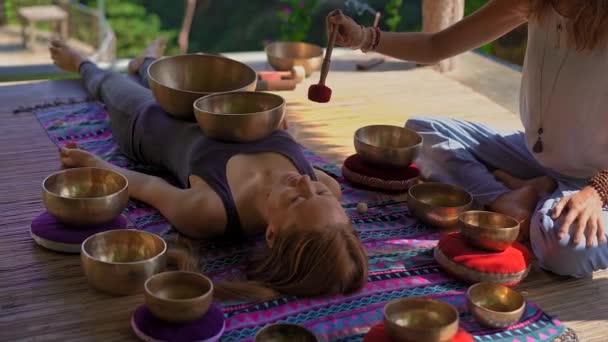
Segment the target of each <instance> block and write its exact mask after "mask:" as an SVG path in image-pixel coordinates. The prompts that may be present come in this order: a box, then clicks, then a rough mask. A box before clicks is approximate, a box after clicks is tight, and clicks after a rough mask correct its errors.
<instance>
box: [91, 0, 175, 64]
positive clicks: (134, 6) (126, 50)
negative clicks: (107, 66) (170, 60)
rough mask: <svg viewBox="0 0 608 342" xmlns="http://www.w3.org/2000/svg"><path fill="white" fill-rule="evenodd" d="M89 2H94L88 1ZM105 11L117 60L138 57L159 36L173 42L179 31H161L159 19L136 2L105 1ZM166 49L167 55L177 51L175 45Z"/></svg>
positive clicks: (93, 1) (122, 0)
mask: <svg viewBox="0 0 608 342" xmlns="http://www.w3.org/2000/svg"><path fill="white" fill-rule="evenodd" d="M89 2H92V3H95V2H96V1H95V0H89ZM91 5H93V4H91ZM105 10H106V17H107V18H108V21H109V23H110V25H111V26H112V29H113V30H114V33H115V34H116V41H117V46H116V53H117V57H119V58H123V57H133V56H137V55H139V54H140V53H141V52H142V50H143V49H144V48H145V47H146V46H147V44H148V43H150V42H151V41H152V40H154V39H155V38H158V37H161V36H163V37H166V38H167V39H168V40H169V41H174V40H175V37H176V36H177V32H178V30H179V28H174V29H172V30H162V29H161V19H160V17H159V16H158V15H156V14H153V13H149V12H148V11H147V10H146V7H145V6H144V5H142V4H140V3H139V2H137V1H124V0H106V1H105ZM168 47H169V51H168V52H167V53H173V52H176V51H177V50H176V49H177V48H176V46H175V44H170V45H169V46H168Z"/></svg>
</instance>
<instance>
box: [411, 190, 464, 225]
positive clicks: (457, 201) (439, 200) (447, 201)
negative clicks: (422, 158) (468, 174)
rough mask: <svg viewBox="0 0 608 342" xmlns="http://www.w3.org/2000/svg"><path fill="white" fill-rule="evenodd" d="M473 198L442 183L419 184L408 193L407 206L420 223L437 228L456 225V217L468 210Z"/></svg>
mask: <svg viewBox="0 0 608 342" xmlns="http://www.w3.org/2000/svg"><path fill="white" fill-rule="evenodd" d="M472 203H473V197H472V196H471V194H469V193H468V192H467V191H466V190H464V189H461V188H459V187H457V186H453V185H449V184H443V183H420V184H416V185H414V186H412V187H411V188H410V189H409V191H408V199H407V205H408V208H409V209H410V210H411V211H412V214H414V216H416V217H417V218H418V219H419V220H420V221H422V222H423V223H425V224H428V225H430V226H433V227H437V228H451V227H455V226H457V225H458V217H459V216H460V214H461V213H463V212H465V211H467V210H469V209H470V208H471V205H472Z"/></svg>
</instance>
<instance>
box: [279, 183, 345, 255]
mask: <svg viewBox="0 0 608 342" xmlns="http://www.w3.org/2000/svg"><path fill="white" fill-rule="evenodd" d="M268 197H269V198H268V213H267V215H268V219H269V222H268V226H269V227H268V231H267V238H268V240H269V241H268V242H269V243H271V240H272V236H274V234H280V230H281V229H287V228H288V227H293V226H295V225H296V224H297V226H298V227H310V228H311V229H314V227H317V228H320V227H326V226H328V225H334V224H341V223H347V222H349V218H348V216H346V213H345V212H344V209H343V208H342V206H341V205H340V202H338V200H337V199H336V197H335V196H334V195H333V193H332V192H331V191H330V190H329V189H328V188H327V187H326V186H325V185H324V184H323V183H321V182H317V181H312V180H311V179H310V177H309V176H307V175H305V176H303V175H300V174H299V173H297V172H293V173H287V174H285V175H284V176H283V177H282V178H281V179H279V181H278V182H277V183H276V184H274V185H273V187H272V188H271V191H270V194H269V195H268Z"/></svg>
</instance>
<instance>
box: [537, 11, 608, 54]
mask: <svg viewBox="0 0 608 342" xmlns="http://www.w3.org/2000/svg"><path fill="white" fill-rule="evenodd" d="M562 3H572V0H530V17H531V18H535V19H538V20H542V19H543V16H544V15H545V14H546V13H547V11H548V10H550V9H551V8H552V7H553V8H554V9H555V10H556V11H558V12H559V6H560V4H562ZM576 5H577V6H576V7H574V8H573V10H572V12H571V13H560V14H562V15H564V16H566V17H568V18H569V19H570V20H569V21H568V23H567V24H566V27H565V29H566V32H567V34H568V44H571V46H572V47H574V48H575V49H577V50H579V51H583V50H593V49H595V48H596V47H600V46H601V45H604V44H606V42H607V41H608V0H582V1H577V2H576Z"/></svg>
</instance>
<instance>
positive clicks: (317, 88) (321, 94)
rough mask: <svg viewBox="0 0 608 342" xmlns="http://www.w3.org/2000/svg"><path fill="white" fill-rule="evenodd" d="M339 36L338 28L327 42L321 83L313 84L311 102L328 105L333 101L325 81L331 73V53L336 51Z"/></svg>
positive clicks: (309, 97)
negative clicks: (335, 45) (327, 103)
mask: <svg viewBox="0 0 608 342" xmlns="http://www.w3.org/2000/svg"><path fill="white" fill-rule="evenodd" d="M337 35H338V28H337V27H336V28H335V29H334V30H333V31H331V34H330V36H329V41H328V42H327V49H326V50H325V58H324V59H323V65H322V66H321V78H320V79H319V83H317V84H313V85H311V86H310V88H308V99H309V100H311V101H314V102H319V103H326V102H329V100H330V99H331V88H329V87H328V86H326V85H325V80H326V79H327V73H328V72H329V65H330V63H331V52H332V50H333V49H334V44H335V43H336V36H337Z"/></svg>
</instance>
